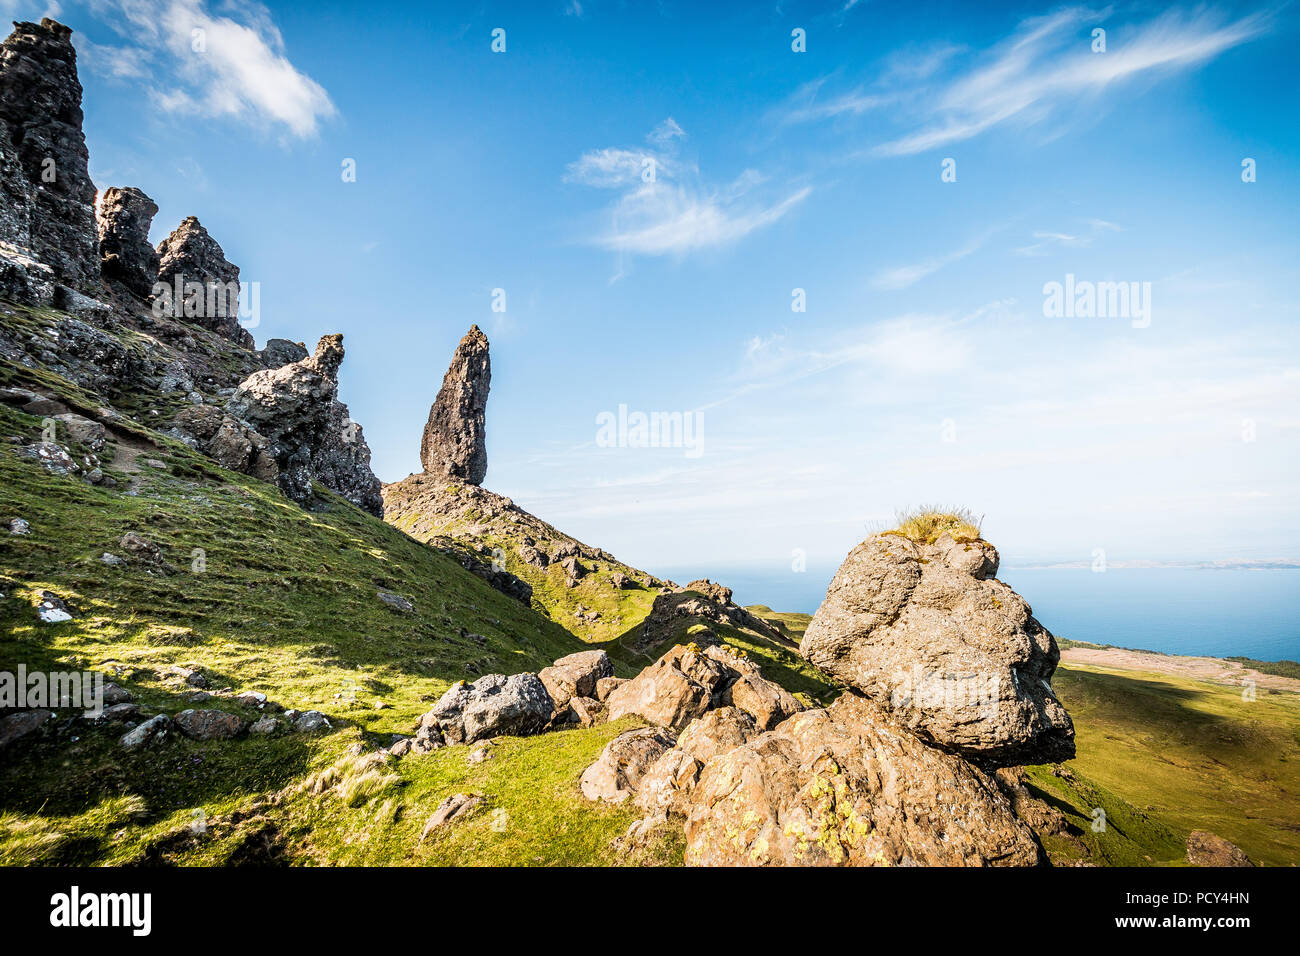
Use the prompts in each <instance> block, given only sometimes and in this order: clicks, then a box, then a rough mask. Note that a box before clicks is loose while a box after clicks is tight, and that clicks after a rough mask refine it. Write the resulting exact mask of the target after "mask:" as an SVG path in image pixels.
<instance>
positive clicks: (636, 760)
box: [578, 727, 675, 803]
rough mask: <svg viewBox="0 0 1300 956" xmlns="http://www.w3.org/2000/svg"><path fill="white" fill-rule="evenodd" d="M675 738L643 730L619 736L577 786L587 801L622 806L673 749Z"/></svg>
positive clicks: (659, 731)
mask: <svg viewBox="0 0 1300 956" xmlns="http://www.w3.org/2000/svg"><path fill="white" fill-rule="evenodd" d="M674 742H675V738H674V737H673V735H672V734H670V733H667V732H665V731H663V730H657V729H655V728H653V727H640V728H637V729H636V730H629V731H626V732H625V733H621V734H619V735H618V736H617V737H615V738H614V739H613V740H611V741H610V742H609V743H608V744H606V745H605V749H604V750H602V751H601V752H600V757H598V758H597V759H596V762H595V763H593V764H592V765H591V766H590V767H588V768H587V769H586V770H584V771H583V773H582V779H581V780H580V781H579V782H578V786H579V787H580V788H581V790H582V795H583V796H584V797H586V798H587V799H588V800H604V801H606V802H608V803H622V802H623V801H625V800H627V799H628V798H630V797H631V796H632V795H633V794H634V793H636V790H637V786H638V785H639V783H640V781H641V777H642V776H643V775H644V774H645V773H646V771H647V770H649V769H650V767H651V766H652V765H653V764H654V763H655V761H657V760H658V759H659V758H660V757H661V756H662V755H663V754H664V753H665V752H666V751H668V750H669V749H671V748H672V746H673V743H674Z"/></svg>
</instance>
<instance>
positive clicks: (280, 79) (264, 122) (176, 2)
mask: <svg viewBox="0 0 1300 956" xmlns="http://www.w3.org/2000/svg"><path fill="white" fill-rule="evenodd" d="M91 6H92V9H94V10H95V11H96V12H97V13H98V14H99V15H100V16H101V17H102V18H104V19H105V20H106V21H108V22H109V23H110V24H111V25H113V27H114V29H116V30H117V31H118V33H119V34H120V35H121V36H122V37H123V38H124V39H125V40H126V41H127V45H125V46H120V47H111V46H99V45H96V44H93V43H86V42H85V41H84V40H83V41H78V48H79V49H80V50H82V51H83V53H84V54H86V55H87V59H88V65H89V66H90V68H91V69H94V70H96V71H97V72H100V73H101V74H104V75H109V76H114V77H117V78H128V79H136V80H141V81H143V82H146V83H147V84H148V92H149V95H150V98H151V100H152V102H153V103H154V105H155V106H157V107H158V108H159V109H161V110H163V111H164V112H170V113H189V114H197V115H201V116H222V117H229V118H233V119H238V120H242V121H245V122H250V123H253V124H255V125H259V126H263V127H267V128H278V129H282V130H287V132H288V133H289V134H290V135H291V136H294V137H298V138H307V137H311V136H314V135H315V134H316V133H317V131H318V129H319V127H320V123H321V122H322V121H323V120H326V119H328V118H330V117H332V116H334V115H335V114H336V112H337V111H336V109H335V107H334V103H333V102H332V101H331V100H330V97H329V94H328V93H327V92H326V91H325V89H324V88H323V87H322V86H321V85H320V84H319V83H317V82H316V81H315V80H313V79H312V78H311V77H309V76H307V75H306V74H305V73H303V72H301V71H300V70H299V69H298V68H297V67H295V66H294V65H293V63H292V62H291V61H290V60H289V57H288V54H287V51H286V49H285V44H284V38H283V37H282V36H281V34H280V31H279V29H278V28H277V27H276V26H275V23H274V20H273V19H272V17H271V12H270V11H269V10H268V9H267V8H266V7H265V6H263V5H262V4H260V3H257V2H253V0H225V2H223V3H222V4H221V6H220V12H219V13H212V12H209V10H208V6H207V2H206V0H92V3H91Z"/></svg>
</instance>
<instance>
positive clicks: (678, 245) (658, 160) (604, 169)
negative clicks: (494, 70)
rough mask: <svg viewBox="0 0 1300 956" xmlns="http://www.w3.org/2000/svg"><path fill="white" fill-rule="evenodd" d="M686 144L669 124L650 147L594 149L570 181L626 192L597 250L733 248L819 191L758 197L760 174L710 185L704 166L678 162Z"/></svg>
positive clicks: (596, 241)
mask: <svg viewBox="0 0 1300 956" xmlns="http://www.w3.org/2000/svg"><path fill="white" fill-rule="evenodd" d="M685 138H686V133H685V132H684V131H683V130H682V128H681V126H680V125H678V123H677V122H676V121H675V120H674V119H673V118H672V117H669V118H668V119H666V120H664V121H663V122H662V123H660V124H659V125H658V126H656V127H655V129H654V130H653V131H652V132H651V133H650V135H649V136H647V137H646V139H647V141H648V142H649V143H650V144H651V145H650V146H649V147H645V148H637V149H629V148H624V147H606V148H603V149H596V150H591V151H588V152H586V153H584V154H583V155H582V156H581V157H579V158H578V159H577V160H576V161H575V162H573V163H570V164H569V166H568V169H567V170H566V172H565V177H564V178H565V180H566V181H568V182H573V183H579V184H581V185H585V186H592V187H596V188H601V189H618V190H620V191H621V192H622V195H621V196H620V197H619V198H618V200H617V201H616V202H615V203H614V204H613V205H612V206H611V207H610V208H609V209H608V210H607V214H608V218H609V225H608V226H607V227H606V228H604V229H602V230H599V231H598V232H596V234H594V235H593V236H591V237H589V239H588V241H589V242H590V243H591V244H593V245H596V246H599V247H601V248H604V249H610V250H613V251H617V252H620V253H632V254H637V255H646V256H662V255H669V254H676V255H683V254H686V253H688V252H692V251H695V250H698V249H704V248H708V247H711V246H721V245H726V244H728V243H731V242H734V241H736V240H739V239H741V238H743V237H745V236H747V235H749V234H750V233H752V232H755V231H756V230H759V229H762V228H764V227H766V226H769V225H771V224H772V223H774V222H776V221H777V220H779V219H780V218H782V217H783V216H784V215H785V214H786V213H787V212H789V211H790V210H791V209H793V208H794V207H795V206H796V205H798V204H799V203H800V202H802V201H803V200H804V199H805V198H807V196H808V194H809V193H810V192H811V188H810V187H803V188H799V189H795V190H793V191H792V192H789V193H788V194H786V195H784V196H769V197H767V198H762V199H760V198H755V195H754V194H755V193H756V192H757V191H760V190H761V188H762V186H763V185H764V182H765V177H763V176H762V175H761V174H760V173H758V172H757V171H756V170H752V169H748V170H745V171H743V172H742V173H741V174H740V175H739V176H737V177H736V178H735V179H734V180H733V181H732V182H730V183H727V184H724V185H721V186H711V185H708V184H706V183H705V182H704V181H703V179H702V177H701V176H700V172H699V169H698V167H696V166H694V165H692V164H688V163H683V162H682V161H681V160H680V159H679V157H678V152H679V148H680V146H679V141H681V140H684V139H685ZM621 274H622V273H621V271H620V273H619V275H621ZM617 277H618V276H616V278H617Z"/></svg>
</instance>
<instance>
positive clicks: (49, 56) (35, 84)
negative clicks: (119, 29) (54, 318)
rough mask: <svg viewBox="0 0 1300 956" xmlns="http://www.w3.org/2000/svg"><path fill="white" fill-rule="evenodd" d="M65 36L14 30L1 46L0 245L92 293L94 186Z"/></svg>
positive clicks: (21, 26) (56, 26)
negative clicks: (26, 255) (1, 154)
mask: <svg viewBox="0 0 1300 956" xmlns="http://www.w3.org/2000/svg"><path fill="white" fill-rule="evenodd" d="M81 123H82V113H81V83H80V82H79V81H78V80H77V53H76V51H75V50H74V49H73V47H72V31H71V30H70V29H68V28H67V27H65V26H64V25H63V24H61V23H56V22H55V21H53V20H50V19H45V20H42V21H41V22H40V23H15V24H14V32H13V33H12V34H11V35H10V36H9V38H8V39H7V40H5V41H4V42H3V43H0V150H3V152H4V159H3V160H0V175H3V176H4V179H5V182H4V183H3V184H0V198H2V199H3V200H4V202H3V203H0V243H8V244H11V245H14V246H18V247H19V248H20V249H25V250H27V251H28V252H29V253H30V254H31V255H32V256H34V257H35V258H36V259H37V260H39V261H40V262H42V263H44V264H45V265H47V266H49V267H50V268H51V269H52V270H53V271H54V275H55V276H56V277H57V278H58V280H59V281H61V282H64V283H66V284H67V285H69V286H72V287H73V288H76V289H82V290H87V291H93V290H94V289H95V288H96V287H98V286H99V281H100V279H99V243H98V239H97V236H96V234H95V185H94V183H93V182H91V179H90V172H89V153H87V151H86V136H85V133H84V132H82V128H81Z"/></svg>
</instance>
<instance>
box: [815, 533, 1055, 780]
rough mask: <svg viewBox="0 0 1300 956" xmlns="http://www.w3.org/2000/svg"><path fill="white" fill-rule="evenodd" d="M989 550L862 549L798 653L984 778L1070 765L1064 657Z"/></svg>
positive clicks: (894, 542)
mask: <svg viewBox="0 0 1300 956" xmlns="http://www.w3.org/2000/svg"><path fill="white" fill-rule="evenodd" d="M997 568H998V553H997V551H996V549H994V548H993V546H992V545H990V544H988V543H987V542H985V541H982V540H979V541H958V540H955V539H954V538H953V537H952V536H951V535H949V534H944V535H943V536H942V537H940V538H939V539H938V541H936V542H935V543H934V544H932V545H926V544H917V543H915V542H913V541H911V540H909V539H907V538H904V537H902V536H900V535H895V534H883V535H875V536H872V537H870V538H868V539H867V540H866V541H864V542H862V543H861V544H859V545H858V546H857V547H856V548H854V549H853V551H852V552H851V553H850V554H849V556H848V558H847V559H846V560H845V562H844V564H843V565H842V566H841V567H840V569H839V571H838V572H837V573H836V575H835V578H834V580H833V581H832V582H831V585H830V589H829V590H828V591H827V593H826V600H825V601H824V602H823V604H822V606H821V607H820V608H819V609H818V611H817V614H816V615H815V616H814V617H813V620H812V623H811V624H809V626H808V630H807V631H806V632H805V634H804V638H803V642H802V644H801V645H800V648H799V649H800V652H801V653H802V654H803V656H804V657H805V658H807V659H808V660H809V661H810V662H812V663H813V664H815V665H816V666H817V667H819V668H821V669H822V670H823V671H825V672H826V673H828V674H830V675H831V676H832V677H835V678H837V679H838V680H841V681H843V682H844V683H846V684H848V685H849V686H851V687H853V688H855V689H857V690H859V691H861V692H862V693H863V694H864V695H866V696H867V697H869V698H871V699H872V700H874V701H875V702H876V703H877V704H879V705H880V706H882V707H884V708H886V709H888V710H890V711H892V712H893V713H894V715H895V716H896V718H897V719H898V721H899V722H900V723H901V724H902V725H904V726H906V727H907V728H908V729H909V730H911V731H913V732H914V733H916V734H918V735H919V736H920V737H922V738H923V739H925V740H926V741H929V742H931V743H933V744H935V745H937V746H940V747H943V748H945V749H948V750H951V751H954V752H958V753H961V754H964V755H966V756H968V757H970V758H972V759H974V760H978V761H980V762H981V763H983V764H984V765H986V766H1001V765H1012V764H1032V763H1048V762H1053V761H1060V760H1068V759H1070V758H1071V757H1073V756H1074V725H1073V723H1072V722H1071V721H1070V716H1069V714H1067V713H1066V711H1065V708H1064V707H1063V706H1061V703H1060V701H1058V700H1057V699H1056V695H1055V694H1054V693H1053V692H1052V687H1051V684H1050V681H1051V679H1052V674H1053V672H1054V671H1055V670H1056V664H1057V661H1058V660H1059V659H1060V652H1059V651H1058V649H1057V646H1056V640H1055V639H1054V638H1053V637H1052V635H1051V634H1050V633H1049V632H1048V631H1047V629H1046V628H1044V627H1043V626H1042V625H1041V624H1039V623H1038V621H1036V620H1035V619H1034V617H1033V615H1032V613H1031V610H1030V607H1029V605H1028V604H1026V603H1025V601H1024V599H1023V598H1021V597H1020V595H1018V594H1017V593H1016V592H1015V591H1013V590H1011V588H1009V587H1008V586H1007V585H1005V584H1003V583H1002V582H1001V581H998V580H997V579H996V578H995V577H994V575H995V574H996V573H997Z"/></svg>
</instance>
